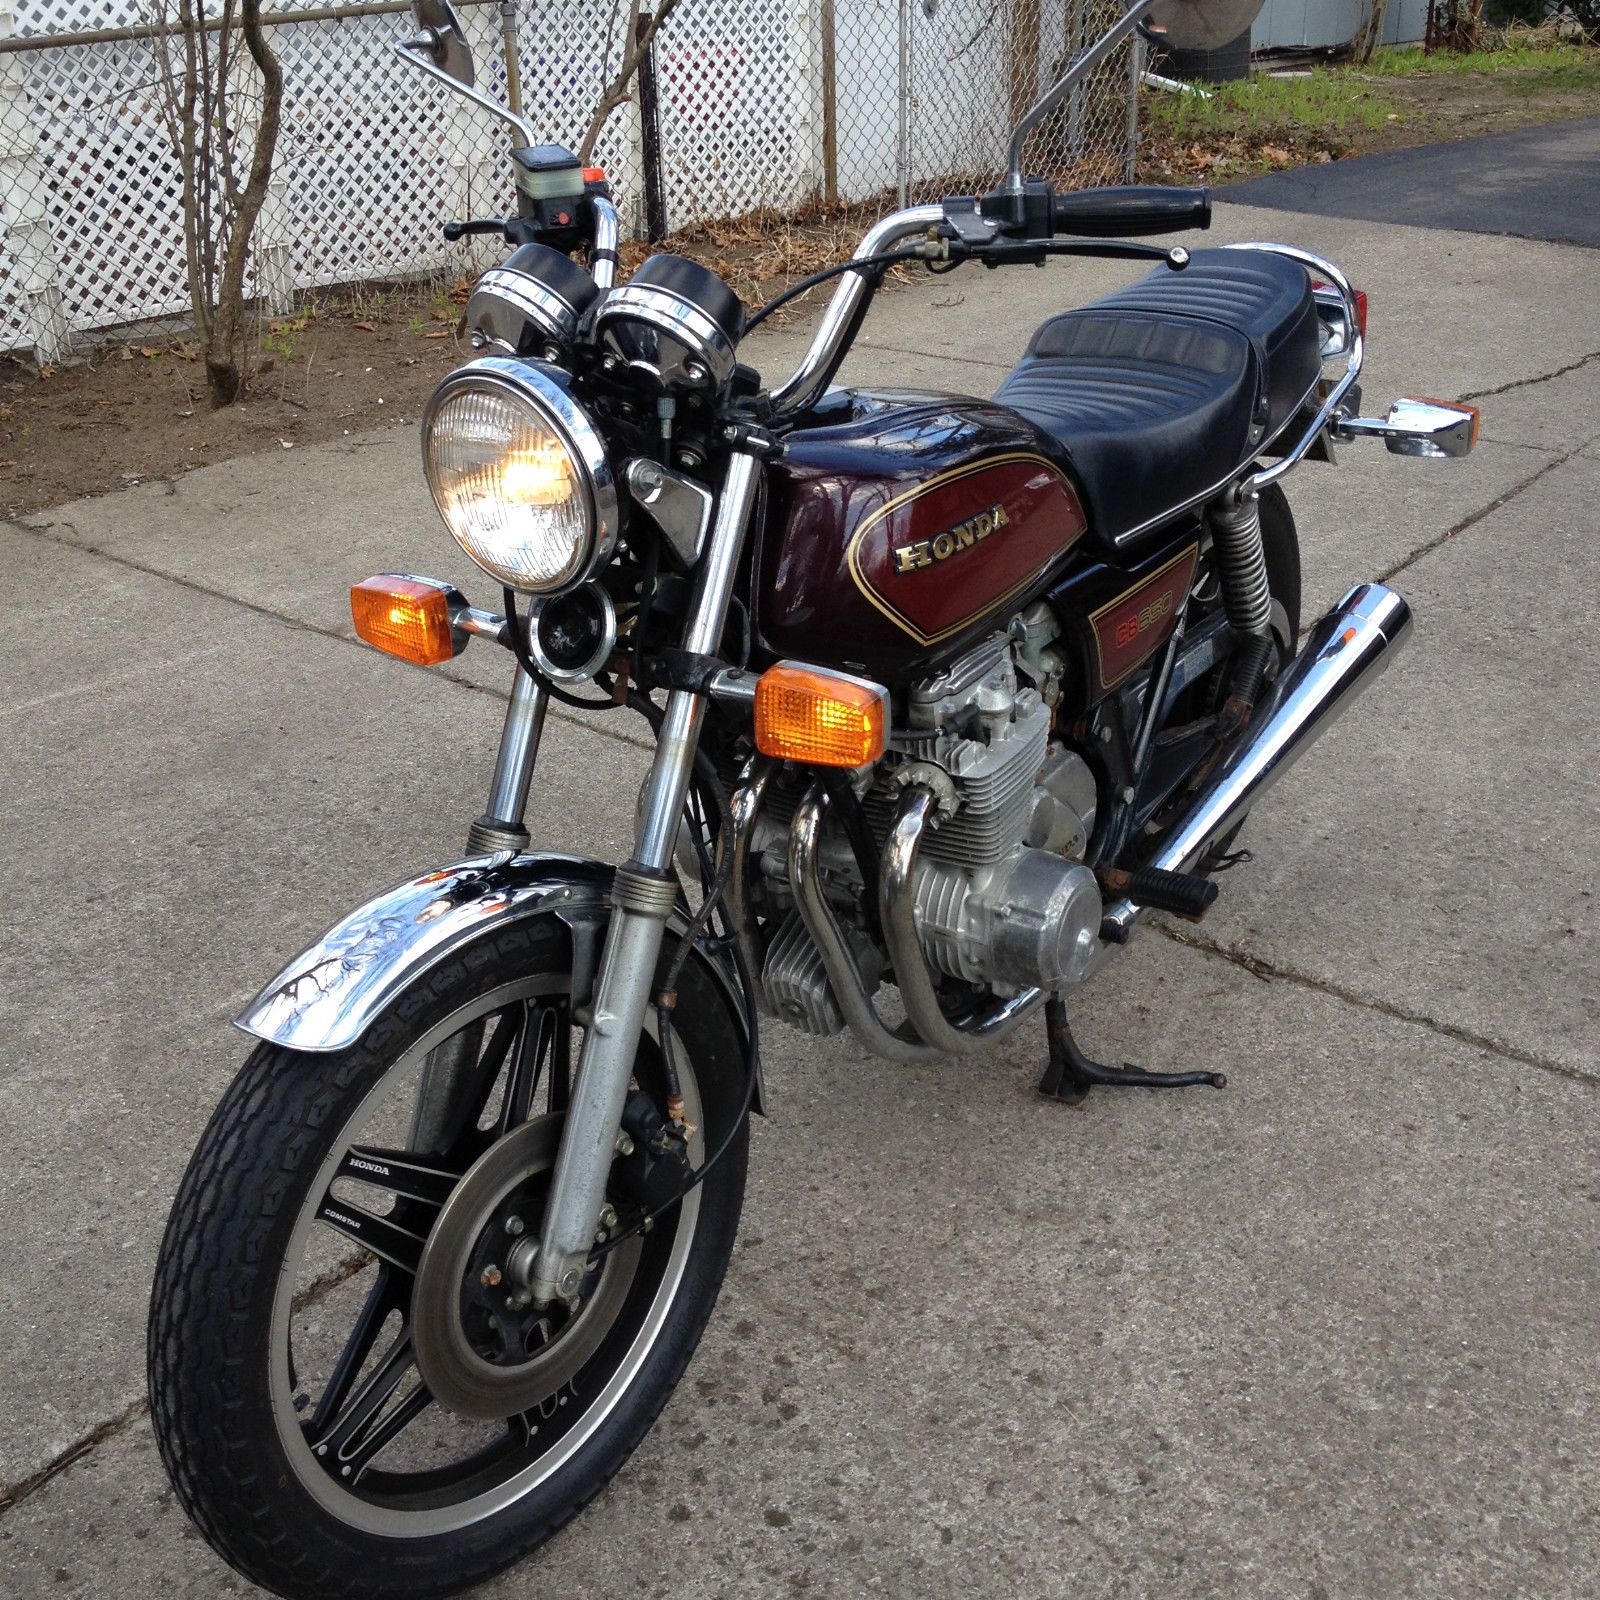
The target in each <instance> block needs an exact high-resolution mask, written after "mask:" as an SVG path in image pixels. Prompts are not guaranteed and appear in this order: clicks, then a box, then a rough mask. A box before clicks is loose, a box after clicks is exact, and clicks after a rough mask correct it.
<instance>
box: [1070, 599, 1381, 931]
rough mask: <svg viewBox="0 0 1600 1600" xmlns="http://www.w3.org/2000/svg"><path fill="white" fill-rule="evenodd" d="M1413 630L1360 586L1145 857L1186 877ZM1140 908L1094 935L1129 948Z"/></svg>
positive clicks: (1315, 633)
mask: <svg viewBox="0 0 1600 1600" xmlns="http://www.w3.org/2000/svg"><path fill="white" fill-rule="evenodd" d="M1410 631H1411V607H1410V606H1408V605H1407V604H1406V603H1405V601H1404V600H1402V599H1401V598H1400V596H1399V595H1397V594H1396V593H1395V592H1394V590H1393V589H1388V588H1385V587H1384V586H1383V585H1382V584H1381V583H1363V584H1358V585H1357V586H1356V587H1355V588H1354V589H1352V590H1351V591H1350V592H1349V593H1348V594H1347V595H1346V596H1345V597H1344V599H1343V600H1341V601H1340V602H1339V603H1338V605H1336V606H1335V607H1334V608H1333V609H1332V610H1331V611H1330V612H1328V614H1327V615H1326V616H1324V617H1323V618H1322V620H1321V621H1320V622H1318V623H1317V625H1316V626H1315V627H1314V628H1313V629H1312V630H1311V633H1310V635H1309V636H1308V637H1307V639H1306V643H1305V648H1304V649H1302V650H1301V652H1300V654H1299V655H1298V656H1296V657H1295V659H1294V661H1293V662H1292V663H1291V664H1290V666H1289V668H1288V670H1287V671H1285V672H1284V673H1283V675H1282V676H1281V677H1280V678H1279V679H1278V681H1277V682H1276V683H1275V684H1274V685H1273V686H1272V688H1271V690H1270V691H1269V692H1268V694H1267V695H1266V696H1265V698H1264V699H1263V701H1262V703H1261V704H1260V705H1259V706H1258V707H1257V709H1256V714H1255V716H1254V717H1253V718H1252V719H1251V722H1250V726H1249V727H1248V728H1247V729H1246V731H1245V732H1244V734H1243V735H1242V736H1241V739H1240V742H1239V743H1238V745H1237V746H1236V747H1235V748H1234V750H1233V753H1232V754H1231V755H1230V756H1228V758H1227V759H1226V761H1224V763H1223V764H1222V765H1221V767H1219V768H1218V770H1217V773H1216V775H1215V776H1214V777H1213V778H1212V780H1211V782H1210V783H1209V784H1208V785H1207V786H1206V787H1205V788H1204V789H1203V790H1202V791H1201V792H1200V794H1199V795H1198V796H1197V797H1196V799H1195V801H1194V804H1193V805H1191V806H1190V808H1189V810H1188V812H1187V813H1185V815H1184V817H1183V818H1182V820H1181V821H1179V822H1178V823H1177V824H1176V825H1175V826H1174V828H1173V830H1172V832H1171V833H1170V834H1169V835H1168V837H1167V840H1166V842H1165V843H1164V844H1163V845H1162V846H1161V848H1160V849H1159V850H1158V851H1157V852H1156V854H1155V855H1154V856H1152V857H1151V859H1150V862H1149V863H1148V864H1149V865H1150V866H1152V867H1161V868H1164V869H1166V870H1167V871H1169V872H1186V871H1188V870H1189V869H1190V868H1191V867H1193V866H1194V865H1195V863H1196V862H1197V861H1199V860H1200V858H1201V857H1202V856H1203V855H1204V854H1205V852H1206V850H1207V849H1208V848H1209V847H1210V846H1211V845H1212V844H1214V843H1215V842H1216V840H1218V839H1219V838H1221V837H1222V835H1223V834H1225V833H1226V832H1227V831H1228V829H1229V828H1231V827H1232V826H1233V825H1234V824H1235V823H1236V822H1238V821H1239V819H1240V818H1241V817H1243V816H1244V814H1245V812H1247V811H1248V810H1249V809H1250V808H1251V806H1253V805H1254V804H1255V803H1256V801H1258V800H1259V799H1260V798H1261V797H1262V795H1264V794H1265V793H1266V792H1267V790H1268V789H1270V788H1271V787H1272V785H1273V784H1274V783H1276V782H1277V781H1278V779H1279V778H1281V777H1282V776H1283V775H1284V773H1286V772H1287V771H1288V770H1289V768H1290V767H1291V766H1293V765H1294V763H1295V761H1296V760H1297V759H1298V758H1299V757H1300V756H1301V754H1303V753H1304V751H1306V750H1307V749H1308V748H1309V747H1310V746H1311V745H1312V744H1313V743H1314V742H1315V741H1316V740H1317V739H1318V738H1319V737H1320V736H1321V735H1322V734H1323V733H1325V732H1326V731H1327V729H1328V727H1329V726H1330V724H1331V723H1332V722H1333V720H1334V718H1335V717H1337V716H1338V715H1339V713H1340V712H1341V711H1343V710H1344V709H1345V707H1346V706H1348V705H1349V704H1350V702H1351V701H1352V700H1354V699H1355V698H1356V696H1357V695H1358V694H1359V693H1360V692H1361V690H1363V689H1365V688H1366V687H1367V685H1368V684H1370V683H1371V682H1372V681H1373V679H1374V678H1376V677H1377V676H1378V675H1379V673H1381V672H1382V671H1383V669H1384V668H1385V667H1387V666H1388V664H1389V660H1390V657H1391V655H1392V653H1393V647H1394V646H1395V645H1397V644H1399V643H1400V642H1401V641H1402V640H1403V639H1404V638H1405V636H1406V635H1407V634H1408V633H1409V632H1410ZM1140 914H1141V908H1140V907H1139V906H1136V905H1135V904H1134V903H1133V902H1132V901H1131V900H1118V901H1116V902H1115V903H1114V904H1112V905H1110V906H1107V907H1106V911H1105V915H1104V917H1103V918H1102V919H1101V923H1100V935H1101V938H1102V939H1104V940H1108V941H1110V942H1111V943H1114V944H1124V943H1126V942H1127V939H1128V936H1129V934H1130V933H1131V932H1132V931H1133V925H1134V924H1135V923H1136V922H1137V921H1138V920H1139V917H1140Z"/></svg>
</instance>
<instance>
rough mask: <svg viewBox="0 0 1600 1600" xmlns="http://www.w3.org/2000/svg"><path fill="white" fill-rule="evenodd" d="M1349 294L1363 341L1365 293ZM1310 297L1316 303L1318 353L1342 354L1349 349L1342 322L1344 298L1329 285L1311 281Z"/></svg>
mask: <svg viewBox="0 0 1600 1600" xmlns="http://www.w3.org/2000/svg"><path fill="white" fill-rule="evenodd" d="M1352 292H1353V295H1354V298H1355V302H1356V327H1357V328H1358V329H1359V330H1360V332H1361V337H1362V338H1363V339H1365V338H1366V336H1367V291H1366V290H1365V289H1356V290H1354V291H1352ZM1311 294H1312V298H1313V299H1314V300H1315V301H1316V306H1317V320H1318V321H1319V322H1320V323H1321V325H1322V326H1321V333H1322V354H1323V356H1324V357H1325V358H1326V357H1328V356H1339V355H1343V354H1344V353H1345V352H1346V351H1347V350H1348V349H1349V348H1350V338H1349V333H1348V330H1347V329H1346V327H1345V323H1346V321H1347V320H1348V313H1347V312H1346V310H1345V303H1344V296H1343V295H1342V294H1340V293H1339V291H1338V290H1337V289H1336V288H1334V286H1333V285H1332V284H1331V283H1324V282H1322V281H1321V280H1320V279H1314V280H1313V281H1312V284H1311Z"/></svg>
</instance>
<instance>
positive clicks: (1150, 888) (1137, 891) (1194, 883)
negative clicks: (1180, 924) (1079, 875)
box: [1095, 867, 1218, 944]
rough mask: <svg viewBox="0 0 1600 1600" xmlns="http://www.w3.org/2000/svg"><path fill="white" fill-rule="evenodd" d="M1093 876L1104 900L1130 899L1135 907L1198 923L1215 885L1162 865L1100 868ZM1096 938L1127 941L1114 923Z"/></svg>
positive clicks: (1212, 898) (1213, 901)
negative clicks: (1135, 867) (1098, 884)
mask: <svg viewBox="0 0 1600 1600" xmlns="http://www.w3.org/2000/svg"><path fill="white" fill-rule="evenodd" d="M1095 876H1096V877H1097V878H1098V879H1099V880H1100V887H1101V889H1102V890H1103V891H1104V893H1105V896H1106V898H1107V899H1108V900H1114V899H1121V900H1131V901H1132V902H1133V904H1134V905H1136V906H1141V907H1145V908H1148V909H1149V910H1151V911H1166V912H1170V913H1171V914H1172V915H1173V916H1175V917H1185V918H1187V919H1188V920H1189V921H1190V922H1198V921H1199V920H1200V919H1201V917H1203V916H1204V915H1205V914H1206V912H1208V911H1209V910H1210V909H1211V907H1212V906H1213V905H1215V904H1216V899H1217V892H1218V891H1217V886H1216V884H1214V883H1213V882H1212V881H1211V880H1210V879H1209V878H1203V877H1201V876H1200V875H1199V873H1196V872H1168V871H1167V870H1166V869H1165V868H1163V867H1139V868H1138V869H1137V870H1135V871H1133V872H1124V871H1123V870H1122V869H1121V868H1119V867H1101V868H1100V869H1099V871H1098V872H1096V873H1095ZM1100 937H1101V938H1102V939H1114V940H1115V941H1116V942H1117V943H1118V944H1126V943H1127V931H1125V930H1122V929H1120V928H1119V927H1117V926H1115V925H1113V926H1111V927H1109V928H1107V927H1106V926H1104V925H1102V927H1101V929H1100Z"/></svg>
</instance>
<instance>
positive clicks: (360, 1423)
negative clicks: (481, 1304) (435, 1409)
mask: <svg viewBox="0 0 1600 1600" xmlns="http://www.w3.org/2000/svg"><path fill="white" fill-rule="evenodd" d="M415 1365H416V1358H415V1357H414V1356H413V1355H412V1352H411V1331H410V1329H406V1328H403V1329H401V1331H400V1333H399V1334H398V1335H397V1336H396V1338H395V1340H394V1342H393V1344H391V1345H390V1346H389V1350H388V1353H387V1354H386V1355H385V1356H384V1357H383V1359H382V1360H381V1361H380V1362H379V1363H378V1365H377V1366H376V1367H374V1368H373V1370H372V1371H371V1373H369V1374H368V1376H367V1377H366V1378H365V1379H364V1380H363V1381H362V1382H361V1383H360V1384H359V1385H358V1386H357V1388H356V1390H355V1393H354V1394H353V1395H351V1396H350V1398H349V1399H348V1400H347V1401H346V1402H345V1404H344V1406H343V1407H342V1408H341V1409H340V1411H339V1412H338V1414H337V1415H336V1416H335V1417H334V1418H333V1420H332V1421H331V1422H330V1423H329V1424H328V1425H327V1426H326V1427H324V1428H322V1429H321V1430H320V1431H319V1430H317V1429H315V1428H312V1429H311V1430H309V1432H310V1434H311V1448H312V1450H313V1451H315V1452H316V1456H317V1459H318V1460H319V1461H321V1462H322V1464H323V1465H324V1466H325V1467H327V1468H328V1470H329V1471H330V1472H332V1473H333V1474H334V1476H335V1477H339V1478H345V1479H351V1478H354V1476H355V1470H356V1469H355V1465H354V1463H355V1460H356V1458H357V1457H358V1456H360V1454H361V1453H362V1452H363V1451H364V1450H366V1449H367V1445H368V1442H369V1440H370V1439H371V1437H372V1436H373V1434H374V1433H375V1432H376V1431H377V1430H378V1429H379V1428H380V1427H382V1426H383V1422H384V1421H386V1420H387V1419H380V1413H381V1412H382V1411H383V1408H384V1406H385V1405H386V1404H387V1403H388V1401H389V1399H390V1398H391V1397H392V1396H393V1394H394V1392H395V1390H396V1389H398V1388H399V1387H400V1385H401V1384H402V1383H403V1382H404V1381H405V1378H406V1374H407V1373H408V1372H410V1371H411V1370H412V1369H413V1367H414V1366H415ZM424 1392H426V1391H424ZM408 1420H409V1419H408ZM398 1431H399V1430H398V1429H397V1430H396V1432H398ZM389 1437H391V1438H392V1437H393V1434H391V1435H390V1436H389ZM385 1442H387V1441H385ZM371 1453H372V1452H369V1453H368V1459H370V1455H371ZM363 1464H364V1463H363Z"/></svg>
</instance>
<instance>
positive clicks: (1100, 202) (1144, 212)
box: [1050, 183, 1211, 239]
mask: <svg viewBox="0 0 1600 1600" xmlns="http://www.w3.org/2000/svg"><path fill="white" fill-rule="evenodd" d="M1210 226H1211V191H1210V190H1209V189H1166V188H1160V187H1158V186H1156V185H1154V184H1131V183H1130V184H1119V185H1115V186H1113V187H1111V188H1106V189H1079V190H1078V191H1077V192H1076V193H1073V194H1058V195H1056V196H1055V198H1054V199H1053V200H1052V201H1051V203H1050V230H1051V232H1052V233H1074V234H1078V235H1080V236H1081V237H1083V238H1086V239H1124V238H1133V237H1137V236H1138V235H1140V234H1146V233H1181V232H1183V230H1184V229H1185V228H1209V227H1210Z"/></svg>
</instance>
